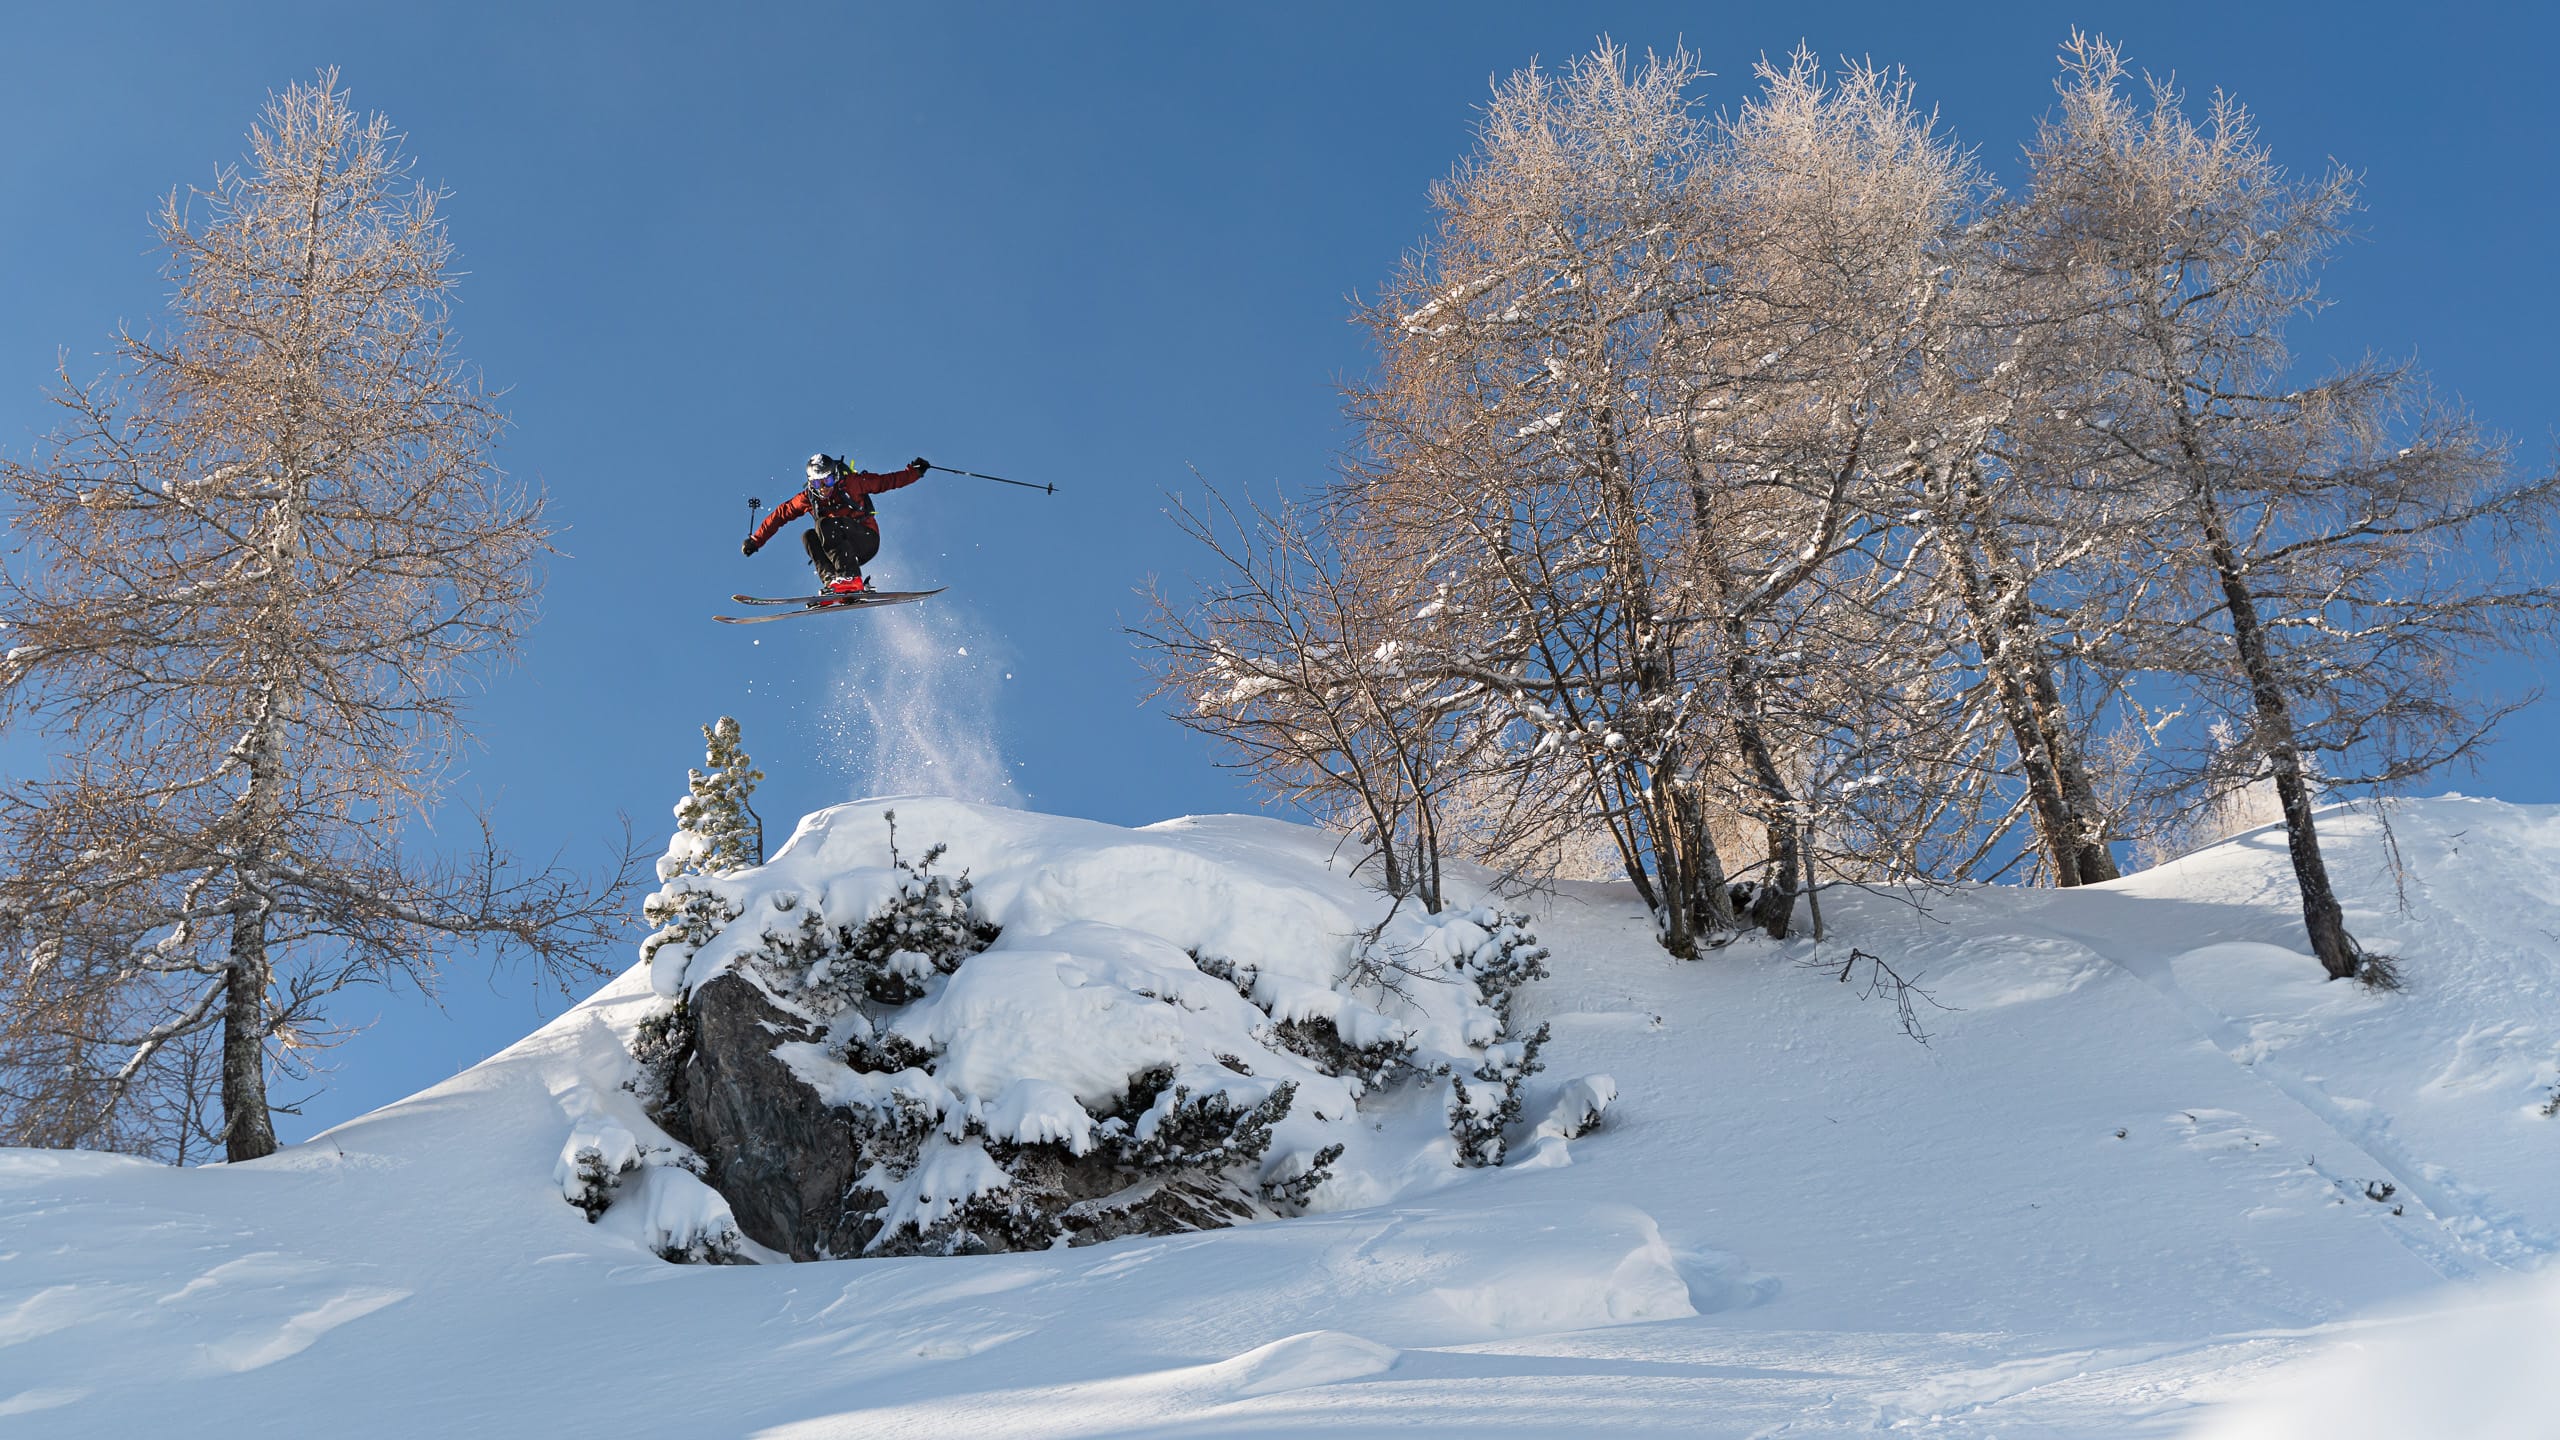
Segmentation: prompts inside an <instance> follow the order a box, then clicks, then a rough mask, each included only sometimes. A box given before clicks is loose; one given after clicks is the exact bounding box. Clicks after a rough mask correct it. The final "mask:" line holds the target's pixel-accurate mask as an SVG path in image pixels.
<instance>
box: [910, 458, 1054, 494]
mask: <svg viewBox="0 0 2560 1440" xmlns="http://www.w3.org/2000/svg"><path fill="white" fill-rule="evenodd" d="M924 468H926V469H927V470H940V471H942V472H943V473H945V474H949V475H966V476H968V477H969V478H970V479H972V480H993V481H994V482H996V483H997V484H999V485H1019V486H1021V487H1022V488H1023V489H1025V490H1038V491H1041V492H1043V493H1045V494H1050V495H1055V494H1057V493H1058V487H1057V486H1055V485H1035V484H1033V483H1032V482H1030V481H1028V480H1007V479H1006V478H1004V477H1003V476H1001V475H982V474H980V473H978V472H977V471H975V470H955V469H953V468H952V467H950V466H948V465H932V464H928V465H926V466H925V467H924Z"/></svg>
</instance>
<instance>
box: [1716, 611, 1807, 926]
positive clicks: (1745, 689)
mask: <svg viewBox="0 0 2560 1440" xmlns="http://www.w3.org/2000/svg"><path fill="white" fill-rule="evenodd" d="M1750 639H1751V636H1750V631H1749V628H1748V627H1747V626H1745V625H1744V624H1743V622H1742V621H1741V620H1740V619H1739V618H1735V619H1731V620H1728V621H1726V622H1725V645H1726V650H1725V654H1726V656H1727V659H1726V661H1725V674H1726V676H1727V678H1728V680H1729V681H1730V683H1731V684H1732V686H1733V711H1734V713H1733V716H1732V723H1733V738H1734V743H1735V744H1736V745H1737V746H1738V747H1739V748H1740V749H1741V751H1742V758H1743V761H1744V763H1745V764H1747V765H1749V766H1750V767H1751V778H1752V779H1753V780H1755V781H1757V782H1758V784H1759V787H1760V794H1761V797H1762V799H1763V800H1764V801H1765V802H1766V803H1767V805H1768V806H1769V818H1768V821H1767V825H1768V830H1769V875H1768V879H1767V880H1766V881H1765V882H1764V883H1763V884H1762V885H1761V886H1760V888H1759V891H1758V893H1757V894H1755V895H1754V896H1753V897H1752V900H1751V923H1752V924H1754V925H1757V926H1759V927H1760V928H1761V929H1763V930H1765V931H1767V932H1769V938H1770V939H1772V940H1784V939H1786V938H1787V930H1788V927H1789V925H1790V924H1791V923H1792V922H1793V921H1794V919H1795V913H1796V876H1797V861H1798V857H1797V853H1796V819H1795V793H1794V792H1793V791H1791V790H1789V789H1788V788H1787V778H1786V775H1785V774H1784V773H1783V772H1781V771H1780V770H1779V769H1778V757H1777V755H1776V753H1775V752H1773V751H1772V750H1771V749H1770V748H1769V737H1768V735H1767V734H1766V733H1765V732H1763V731H1762V730H1761V728H1760V713H1761V710H1760V677H1759V675H1758V673H1757V672H1756V671H1754V670H1753V668H1752V665H1751V661H1750V658H1749V645H1750Z"/></svg>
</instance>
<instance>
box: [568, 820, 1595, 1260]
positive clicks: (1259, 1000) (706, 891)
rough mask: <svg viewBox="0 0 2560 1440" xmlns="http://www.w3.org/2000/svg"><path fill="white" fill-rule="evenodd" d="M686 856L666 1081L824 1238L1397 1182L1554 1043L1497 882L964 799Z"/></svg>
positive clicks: (1384, 1190) (1282, 1200)
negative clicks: (1534, 1015)
mask: <svg viewBox="0 0 2560 1440" xmlns="http://www.w3.org/2000/svg"><path fill="white" fill-rule="evenodd" d="M946 847H947V848H946ZM666 873H667V874H668V875H669V876H670V879H669V882H668V884H667V886H666V887H665V888H664V889H662V890H661V891H660V892H659V893H658V894H657V895H655V896H652V897H651V899H650V901H649V910H650V913H652V914H653V915H658V916H660V917H662V918H664V919H665V921H666V924H665V925H664V926H663V927H662V928H661V930H660V931H659V932H658V933H657V934H655V935H653V936H652V937H651V938H650V940H649V942H648V944H647V946H646V947H645V953H646V954H647V957H648V969H649V976H650V983H651V987H652V989H653V990H654V991H655V992H656V993H657V994H658V995H660V996H661V997H663V998H664V999H665V1001H666V1002H667V1004H668V1006H669V1008H668V1009H667V1010H666V1011H665V1012H664V1016H665V1019H664V1020H663V1022H661V1026H660V1028H661V1029H663V1028H665V1027H670V1026H672V1027H677V1028H679V1029H680V1030H681V1031H682V1034H681V1035H680V1036H678V1037H677V1038H676V1039H675V1040H673V1041H672V1042H670V1041H668V1040H666V1039H665V1038H664V1037H662V1036H660V1035H658V1034H656V1033H655V1032H654V1031H653V1033H652V1036H651V1038H650V1039H648V1040H647V1041H646V1042H644V1043H643V1044H642V1045H641V1047H640V1049H641V1050H642V1052H643V1053H644V1054H650V1055H653V1056H655V1058H654V1059H652V1060H651V1061H650V1062H649V1063H650V1064H652V1065H653V1066H657V1067H659V1068H661V1069H662V1070H663V1071H664V1073H663V1074H658V1075H654V1076H652V1077H651V1078H650V1079H649V1080H647V1081H646V1082H645V1084H644V1088H645V1089H646V1091H647V1093H648V1096H649V1098H650V1099H651V1100H652V1102H653V1103H654V1104H655V1105H656V1107H657V1108H656V1112H655V1118H656V1119H657V1120H658V1121H660V1122H661V1123H663V1124H664V1125H665V1126H666V1128H667V1129H668V1130H669V1131H670V1132H671V1133H672V1134H674V1135H675V1136H676V1137H677V1138H679V1139H681V1140H683V1141H685V1142H687V1143H689V1144H690V1145H691V1146H692V1147H693V1148H694V1149H695V1150H697V1151H698V1152H699V1153H700V1154H701V1155H702V1156H703V1158H704V1160H705V1161H706V1162H707V1168H706V1170H705V1174H706V1176H707V1178H708V1179H709V1180H710V1182H711V1184H712V1185H713V1187H714V1188H715V1189H717V1190H719V1191H720V1192H721V1193H722V1194H724V1195H727V1196H728V1197H729V1199H730V1201H731V1203H732V1204H733V1205H734V1206H735V1208H736V1213H737V1216H738V1220H739V1222H740V1224H741V1225H742V1226H743V1227H744V1228H745V1230H746V1231H747V1233H748V1234H749V1235H750V1236H751V1237H752V1238H754V1239H755V1240H757V1241H760V1242H762V1243H764V1244H766V1245H770V1246H772V1247H774V1248H776V1249H779V1250H783V1251H786V1252H788V1253H790V1254H792V1255H794V1256H796V1257H799V1258H802V1259H817V1258H826V1257H844V1256H854V1255H881V1254H905V1253H962V1252H984V1251H992V1250H1016V1249H1038V1248H1044V1247H1046V1246H1048V1245H1051V1244H1056V1243H1071V1244H1086V1243H1092V1242H1095V1241H1100V1240H1108V1239H1114V1238H1117V1237H1120V1236H1124V1235H1132V1234H1169V1233H1174V1232H1178V1231H1184V1230H1195V1229H1201V1228H1209V1227H1216V1226H1223V1225H1228V1224H1233V1223H1237V1222H1240V1221H1245V1220H1253V1219H1263V1218H1271V1217H1273V1216H1277V1215H1285V1214H1297V1213H1305V1212H1307V1211H1310V1210H1319V1211H1320V1210H1323V1209H1326V1208H1329V1207H1332V1206H1336V1205H1341V1204H1349V1203H1375V1202H1376V1201H1377V1200H1378V1199H1379V1198H1381V1197H1383V1196H1386V1195H1389V1194H1393V1193H1396V1192H1398V1191H1399V1190H1401V1189H1403V1188H1405V1187H1406V1186H1407V1185H1409V1184H1410V1183H1411V1182H1413V1181H1414V1180H1415V1179H1417V1178H1419V1177H1421V1176H1424V1175H1427V1174H1429V1173H1430V1172H1431V1171H1433V1170H1439V1171H1443V1172H1445V1171H1448V1170H1450V1169H1452V1168H1455V1167H1458V1166H1461V1165H1491V1164H1499V1163H1501V1161H1502V1160H1503V1159H1504V1158H1505V1155H1506V1153H1507V1147H1508V1145H1509V1143H1510V1141H1511V1140H1512V1139H1513V1138H1514V1136H1515V1132H1520V1131H1522V1130H1524V1129H1526V1128H1531V1127H1528V1126H1525V1125H1524V1122H1523V1113H1522V1110H1521V1104H1522V1101H1521V1087H1522V1086H1523V1085H1524V1084H1525V1083H1526V1082H1528V1080H1529V1079H1530V1077H1531V1076H1533V1075H1535V1074H1536V1073H1538V1071H1539V1069H1540V1064H1539V1060H1538V1052H1539V1047H1540V1046H1541V1045H1542V1044H1543V1043H1544V1040H1545V1036H1544V1034H1543V1033H1542V1032H1535V1031H1532V1032H1529V1033H1526V1034H1523V1033H1520V1032H1519V1031H1517V1030H1516V1029H1515V1027H1514V1026H1513V1023H1512V1019H1511V1014H1510V1011H1511V1005H1512V999H1513V996H1514V995H1515V994H1516V993H1517V992H1518V991H1519V990H1520V988H1521V987H1522V986H1524V985H1526V984H1529V983H1530V982H1532V981H1534V980H1536V979H1538V978H1539V977H1541V976H1542V975H1544V974H1545V973H1546V972H1545V966H1544V962H1545V959H1546V953H1547V952H1546V950H1545V949H1544V948H1543V947H1542V946H1540V945H1539V944H1538V943H1537V941H1536V938H1535V937H1534V936H1533V935H1531V934H1530V933H1529V932H1528V930H1527V929H1526V928H1525V923H1524V921H1523V920H1522V918H1521V917H1519V916H1517V915H1512V914H1508V913H1505V912H1503V911H1500V910H1498V909H1494V908H1490V907H1473V908H1468V909H1465V910H1460V911H1451V912H1447V913H1443V914H1439V915H1430V914H1425V913H1423V911H1422V910H1421V909H1420V907H1419V906H1415V905H1398V904H1394V903H1391V902H1390V901H1389V900H1388V899H1387V898H1385V897H1382V896H1377V895H1373V894H1370V893H1368V892H1366V891H1365V890H1363V889H1362V888H1361V887H1359V886H1358V885H1356V884H1346V883H1344V882H1343V881H1341V880H1340V879H1338V878H1336V877H1333V876H1330V875H1327V874H1325V873H1323V872H1322V871H1321V870H1317V869H1307V870H1299V871H1298V872H1297V873H1289V870H1288V867H1283V866H1275V865H1274V863H1273V861H1272V859H1271V858H1270V857H1267V856H1259V857H1258V856H1251V855H1249V854H1245V853H1241V852H1235V851H1222V850H1221V849H1214V848H1207V847H1201V846H1198V845H1193V844H1186V843H1183V840H1182V838H1181V837H1178V836H1172V835H1168V836H1166V837H1164V838H1161V839H1159V838H1156V837H1154V836H1150V835H1148V834H1146V833H1145V832H1137V833H1132V832H1129V831H1123V830H1117V829H1113V828H1111V827H1107V826H1099V825H1080V824H1078V823H1076V822H1072V821H1061V820H1056V819H1052V818H1047V817H1038V816H1030V815H1025V814H1023V813H1022V812H1019V811H1012V810H1003V809H998V808H995V807H987V806H973V805H964V804H959V803H956V802H951V801H936V800H921V801H902V802H899V804H898V805H897V806H896V807H895V808H894V809H893V808H891V807H889V806H885V805H882V804H876V803H865V804H857V805H846V806H839V807H836V808H835V809H832V810H827V811H821V812H819V813H818V814H816V815H812V816H810V817H809V818H808V819H806V820H804V821H803V822H802V823H801V825H800V827H799V828H798V830H797V831H795V832H794V834H793V835H792V837H791V839H790V841H789V843H787V844H786V845H785V846H784V847H783V848H782V850H781V851H780V852H779V853H777V854H776V855H775V856H774V858H773V859H772V861H770V862H769V863H767V864H765V865H763V866H761V867H757V868H754V869H747V870H738V871H731V872H726V873H723V874H720V875H717V876H703V875H686V874H680V873H678V872H677V870H676V869H675V868H673V867H670V868H668V869H667V871H666ZM1608 1095H1609V1092H1608V1091H1607V1090H1606V1089H1605V1088H1604V1087H1602V1086H1599V1085H1594V1084H1589V1083H1586V1084H1584V1085H1583V1086H1582V1087H1581V1088H1580V1089H1579V1090H1577V1091H1576V1092H1575V1099H1574V1100H1573V1102H1572V1103H1573V1106H1575V1107H1578V1109H1577V1113H1576V1114H1575V1115H1574V1116H1572V1117H1570V1118H1571V1124H1570V1125H1569V1126H1559V1127H1550V1129H1549V1131H1548V1132H1547V1133H1552V1134H1556V1135H1563V1134H1566V1133H1567V1131H1568V1130H1570V1131H1571V1132H1572V1133H1579V1131H1580V1130H1581V1129H1586V1128H1588V1127H1589V1125H1590V1124H1591V1123H1592V1122H1594V1121H1596V1119H1597V1117H1598V1115H1599V1112H1600V1110H1601V1109H1602V1108H1603V1107H1605V1106H1606V1105H1607V1103H1608ZM1418 1117H1438V1118H1439V1120H1440V1121H1441V1123H1440V1124H1439V1125H1437V1126H1423V1125H1417V1124H1416V1123H1414V1121H1415V1120H1416V1119H1417V1118H1418ZM1390 1120H1392V1121H1393V1122H1394V1123H1389V1121H1390ZM564 1163H565V1162H564ZM582 1193H586V1194H589V1195H593V1194H595V1193H598V1192H597V1190H596V1187H595V1186H594V1185H592V1184H590V1185H588V1186H587V1189H586V1190H585V1191H584V1192H582ZM582 1203H587V1202H582Z"/></svg>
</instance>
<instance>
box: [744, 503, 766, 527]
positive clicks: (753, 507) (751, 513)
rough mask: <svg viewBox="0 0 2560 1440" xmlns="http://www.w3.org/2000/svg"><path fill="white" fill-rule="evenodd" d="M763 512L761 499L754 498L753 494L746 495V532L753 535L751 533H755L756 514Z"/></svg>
mask: <svg viewBox="0 0 2560 1440" xmlns="http://www.w3.org/2000/svg"><path fill="white" fill-rule="evenodd" d="M763 513H764V501H762V500H760V499H758V498H756V497H755V496H753V495H750V496H748V497H747V533H748V534H749V535H753V534H755V533H756V517H757V516H759V515H761V514H763Z"/></svg>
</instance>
